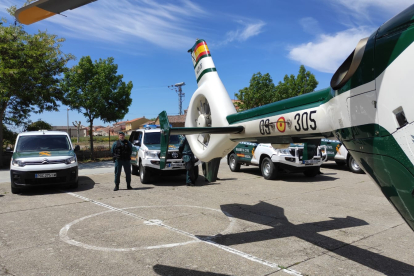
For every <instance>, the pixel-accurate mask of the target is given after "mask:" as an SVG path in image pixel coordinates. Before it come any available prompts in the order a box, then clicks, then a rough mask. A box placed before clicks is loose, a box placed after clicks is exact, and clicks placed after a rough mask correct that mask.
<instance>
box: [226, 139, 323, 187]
mask: <svg viewBox="0 0 414 276" xmlns="http://www.w3.org/2000/svg"><path fill="white" fill-rule="evenodd" d="M325 152H326V148H325V146H319V147H316V148H315V149H314V151H313V152H304V146H303V144H291V145H290V147H288V148H285V149H276V148H274V147H273V146H272V144H256V143H250V142H240V143H239V144H238V145H237V146H236V147H235V148H234V149H233V150H232V151H231V152H230V153H229V154H228V155H227V164H228V165H229V167H230V170H231V171H233V172H238V171H240V166H241V165H246V166H249V165H256V166H260V171H261V172H262V175H263V177H264V178H265V179H268V180H270V179H275V178H276V177H277V176H278V174H279V172H283V171H285V172H303V173H304V174H305V175H306V176H308V177H314V176H316V175H317V174H318V173H319V168H320V166H321V164H322V163H323V162H324V161H325V160H326V154H325ZM308 156H309V158H308Z"/></svg>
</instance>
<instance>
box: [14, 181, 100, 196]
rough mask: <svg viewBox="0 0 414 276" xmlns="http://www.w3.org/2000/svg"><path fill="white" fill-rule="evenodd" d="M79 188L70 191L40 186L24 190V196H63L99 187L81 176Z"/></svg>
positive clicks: (61, 186) (50, 186) (53, 186)
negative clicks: (67, 193)
mask: <svg viewBox="0 0 414 276" xmlns="http://www.w3.org/2000/svg"><path fill="white" fill-rule="evenodd" d="M78 180H79V187H78V188H76V189H69V188H68V186H65V185H59V186H57V185H49V186H39V187H27V188H24V189H22V193H21V195H22V196H37V195H46V194H61V193H66V192H81V191H86V190H91V189H93V188H94V187H95V185H98V184H99V183H95V181H93V180H92V179H91V178H90V177H87V176H79V177H78Z"/></svg>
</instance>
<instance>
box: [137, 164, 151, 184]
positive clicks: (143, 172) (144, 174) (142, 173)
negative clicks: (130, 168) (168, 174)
mask: <svg viewBox="0 0 414 276" xmlns="http://www.w3.org/2000/svg"><path fill="white" fill-rule="evenodd" d="M139 178H140V180H141V183H142V184H148V183H149V181H150V178H151V173H150V171H149V170H148V169H147V168H145V167H144V166H142V163H141V164H140V165H139Z"/></svg>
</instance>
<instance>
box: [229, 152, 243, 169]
mask: <svg viewBox="0 0 414 276" xmlns="http://www.w3.org/2000/svg"><path fill="white" fill-rule="evenodd" d="M229 167H230V170H231V171H232V172H238V171H240V164H238V163H237V158H236V154H234V153H232V154H230V156H229Z"/></svg>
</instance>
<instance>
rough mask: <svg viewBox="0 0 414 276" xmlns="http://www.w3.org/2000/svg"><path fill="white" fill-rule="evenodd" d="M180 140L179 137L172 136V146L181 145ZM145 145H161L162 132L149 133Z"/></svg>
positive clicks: (146, 134)
mask: <svg viewBox="0 0 414 276" xmlns="http://www.w3.org/2000/svg"><path fill="white" fill-rule="evenodd" d="M179 143H180V138H179V136H178V135H171V136H170V144H179ZM144 144H145V145H159V144H161V133H160V132H147V133H145V136H144Z"/></svg>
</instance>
